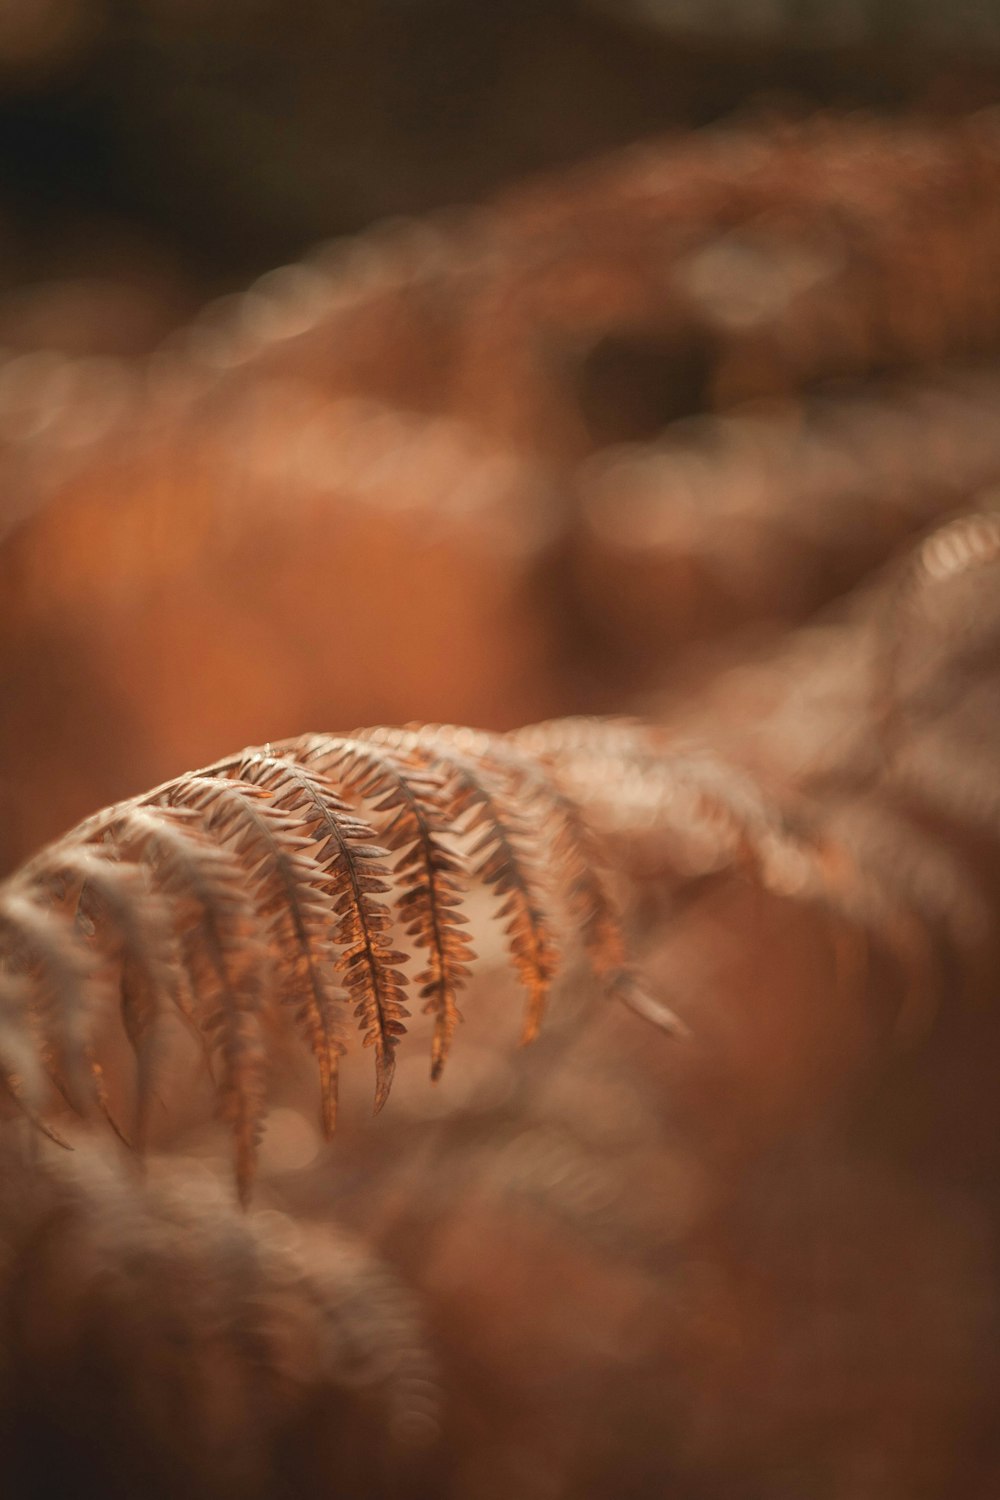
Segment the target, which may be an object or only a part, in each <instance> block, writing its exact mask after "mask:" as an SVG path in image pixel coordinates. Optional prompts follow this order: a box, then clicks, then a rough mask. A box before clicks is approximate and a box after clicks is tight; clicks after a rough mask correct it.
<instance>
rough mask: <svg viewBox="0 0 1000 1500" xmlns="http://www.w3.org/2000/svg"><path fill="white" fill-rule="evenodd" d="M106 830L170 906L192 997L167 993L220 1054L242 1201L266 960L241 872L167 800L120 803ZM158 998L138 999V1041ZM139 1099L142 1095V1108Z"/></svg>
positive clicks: (253, 1155) (256, 1112) (261, 1101)
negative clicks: (141, 864)
mask: <svg viewBox="0 0 1000 1500" xmlns="http://www.w3.org/2000/svg"><path fill="white" fill-rule="evenodd" d="M168 795H169V794H168ZM109 836H112V837H113V838H114V839H115V840H116V841H117V844H118V847H119V848H120V849H121V850H122V852H123V855H125V856H127V855H128V854H130V853H134V854H135V855H137V856H140V857H141V858H143V859H144V861H145V862H146V863H147V865H148V866H149V868H150V869H151V871H152V877H153V881H154V884H155V886H156V888H157V889H158V890H159V891H161V892H162V894H163V895H164V897H165V898H167V899H168V900H169V901H170V903H171V909H172V912H173V919H174V923H175V926H176V930H177V933H178V936H179V939H180V944H181V951H182V955H183V963H184V975H185V977H186V979H187V981H188V984H189V986H190V994H189V995H188V994H187V993H185V988H184V987H183V985H178V986H177V987H176V988H172V989H171V991H170V992H169V994H168V997H167V998H168V1000H170V1001H173V1002H174V1003H175V1004H176V1005H177V1008H178V1009H179V1010H180V1012H181V1014H182V1015H183V1016H184V1018H185V1019H186V1020H187V1021H188V1023H189V1024H190V1025H191V1026H192V1027H193V1028H194V1029H195V1030H196V1031H197V1033H198V1034H199V1036H200V1037H202V1038H203V1039H204V1041H205V1044H206V1046H207V1048H208V1050H209V1053H210V1054H217V1055H218V1057H219V1060H220V1063H221V1067H222V1076H221V1079H220V1082H219V1086H218V1087H219V1110H220V1114H221V1115H222V1117H223V1118H224V1119H225V1120H227V1121H228V1122H229V1123H230V1124H231V1125H232V1129H233V1136H234V1140H235V1143H236V1180H237V1186H238V1188H239V1191H240V1194H241V1196H244V1197H245V1196H246V1194H247V1193H248V1192H249V1186H250V1183H251V1182H252V1180H253V1175H254V1171H255V1167H256V1159H257V1149H258V1146H259V1143H260V1137H261V1132H262V1129H263V1121H264V1115H265V1112H266V1103H265V1101H266V1091H267V1076H268V1065H267V1053H266V1049H265V1044H264V1036H263V1026H262V1012H263V1008H264V1003H265V996H266V985H267V981H268V977H269V975H270V972H271V963H272V960H271V955H270V952H269V950H268V948H267V946H266V945H265V942H264V939H263V935H262V933H261V932H260V931H259V928H258V921H257V913H256V910H255V907H254V905H253V903H252V902H251V900H250V899H249V897H248V894H247V890H246V874H245V871H244V869H243V867H242V865H241V863H240V861H239V859H238V858H237V856H236V854H235V852H234V851H232V850H230V849H228V848H226V847H225V846H222V845H219V844H215V843H212V842H211V841H210V838H209V830H207V829H205V830H202V829H201V828H199V826H198V823H197V820H196V818H195V817H194V816H193V815H192V812H185V811H184V810H183V809H181V808H178V807H176V806H174V805H173V804H170V805H168V806H165V807H160V806H155V805H152V806H143V805H141V804H139V805H134V806H129V805H126V806H124V807H123V808H120V809H116V818H115V822H114V824H113V830H112V834H111V835H109ZM163 1000H164V997H163V995H162V992H160V991H156V990H154V991H153V992H152V993H151V994H150V995H149V996H147V997H144V1000H143V1002H142V1004H143V1019H142V1021H140V1022H139V1023H138V1031H139V1036H140V1039H141V1038H142V1037H143V1036H144V1035H145V1033H146V1031H147V1029H148V1027H149V1025H150V1024H152V1023H153V1022H154V1020H155V1018H156V1017H157V1016H158V1015H159V1014H161V1013H162V1007H163ZM133 1030H135V1026H133ZM140 1056H141V1052H140ZM140 1082H141V1080H140ZM145 1103H146V1101H145V1100H144V1098H143V1095H142V1094H141V1093H140V1110H142V1109H144V1107H145Z"/></svg>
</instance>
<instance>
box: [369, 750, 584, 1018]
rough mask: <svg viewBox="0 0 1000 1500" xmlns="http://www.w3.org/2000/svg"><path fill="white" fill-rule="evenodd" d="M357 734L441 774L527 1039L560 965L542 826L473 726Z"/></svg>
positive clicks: (543, 1007)
mask: <svg viewBox="0 0 1000 1500" xmlns="http://www.w3.org/2000/svg"><path fill="white" fill-rule="evenodd" d="M358 737H359V738H365V739H368V738H370V739H372V740H373V741H374V742H375V743H377V744H387V745H390V746H391V747H392V748H394V749H401V750H403V751H404V752H405V753H408V754H409V755H411V756H413V757H415V758H416V759H417V760H418V761H420V762H422V763H423V764H424V765H426V766H428V767H429V768H430V769H431V770H432V771H435V772H438V773H439V774H443V775H444V776H445V778H446V781H447V786H448V793H449V801H450V806H451V808H452V810H453V815H454V819H455V826H456V828H458V829H459V830H460V831H461V834H462V837H463V839H466V840H468V841H469V843H470V848H469V859H470V862H471V870H472V874H473V876H474V877H475V878H476V879H477V880H479V881H481V882H482V883H483V884H484V885H485V886H487V887H488V888H489V889H490V890H491V891H492V892H493V893H494V894H495V896H496V897H497V898H498V905H497V908H496V915H497V917H498V918H499V920H500V921H501V922H502V923H503V930H504V935H505V937H506V938H507V947H508V953H509V955H510V959H511V963H512V965H513V967H514V970H515V972H516V974H517V976H518V978H519V980H520V982H521V985H522V987H523V988H524V990H525V991H526V993H527V996H528V1004H527V1012H526V1015H525V1022H524V1030H523V1040H524V1041H530V1040H531V1038H532V1037H533V1036H534V1035H535V1034H536V1033H537V1030H538V1025H539V1023H540V1020H541V1017H542V1014H543V1012H544V1009H545V1002H546V999H547V997H548V994H549V991H550V989H551V986H552V983H553V981H554V979H555V978H556V976H557V974H558V972H559V968H560V962H561V954H560V950H559V947H558V944H557V942H556V938H555V924H554V919H553V916H552V912H551V910H550V906H551V903H550V900H549V894H548V891H547V890H546V883H545V873H544V864H545V862H544V859H543V857H542V852H541V848H540V842H539V840H540V833H539V832H538V831H536V830H534V829H532V828H531V826H530V824H529V810H528V809H527V808H526V807H525V806H524V804H523V798H522V797H520V796H519V793H518V787H517V785H516V782H515V779H514V777H513V776H512V775H511V773H510V771H509V770H508V769H507V768H506V767H504V766H501V765H499V764H495V765H491V764H489V763H488V761H487V759H486V756H485V749H486V740H485V737H484V736H481V735H477V734H476V733H475V731H471V730H465V731H454V732H453V731H449V730H446V729H444V728H443V727H441V726H438V727H434V726H430V727H427V728H422V729H419V730H401V731H396V730H371V731H363V732H362V733H361V734H360V735H359V736H358Z"/></svg>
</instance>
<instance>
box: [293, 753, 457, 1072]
mask: <svg viewBox="0 0 1000 1500" xmlns="http://www.w3.org/2000/svg"><path fill="white" fill-rule="evenodd" d="M288 753H290V754H292V755H294V756H295V757H296V758H297V759H301V760H302V761H303V762H305V763H306V764H308V765H310V766H315V767H316V768H317V769H318V770H319V771H321V772H322V773H323V774H325V775H331V776H333V775H335V776H336V777H337V779H338V782H339V783H340V785H341V786H343V787H344V788H345V789H347V790H349V791H352V792H354V793H356V794H357V795H358V796H359V797H361V798H363V799H364V800H365V802H367V803H369V804H371V805H372V807H373V809H374V811H375V813H377V814H379V815H382V817H383V818H384V819H385V821H384V823H383V825H382V826H381V827H380V830H379V835H378V836H379V839H380V841H381V842H382V843H383V844H385V846H386V847H387V848H388V849H389V850H390V851H391V852H392V853H393V854H395V855H396V856H397V858H396V860H395V863H394V864H393V866H392V876H393V879H394V880H395V882H396V885H397V888H398V895H397V898H396V910H397V913H398V915H399V917H400V919H401V920H402V922H403V924H404V929H405V932H406V935H407V936H408V937H410V938H412V939H413V942H414V945H415V946H416V947H417V948H418V949H422V950H425V951H426V954H427V960H428V963H427V967H426V968H425V969H423V970H422V971H421V972H420V973H419V974H417V975H416V976H415V977H414V983H415V984H417V985H419V986H420V990H419V994H420V999H421V1000H423V1002H424V1013H425V1014H426V1015H431V1016H433V1017H434V1033H433V1038H432V1042H431V1078H432V1079H433V1080H437V1079H438V1078H439V1077H440V1076H441V1072H442V1070H443V1068H444V1065H445V1062H446V1061H447V1057H448V1052H449V1049H450V1047H451V1042H452V1038H453V1036H454V1033H455V1029H456V1027H457V1026H458V1023H459V1022H460V1021H461V1019H462V1017H461V1013H460V1011H459V1009H458V1004H457V996H458V993H459V991H460V990H461V989H463V988H464V987H465V985H466V983H467V981H468V979H469V976H470V974H471V969H470V967H469V966H470V964H471V963H472V962H473V960H474V959H475V957H476V954H475V951H474V949H473V947H472V943H471V941H470V940H469V938H468V937H467V935H466V934H465V933H464V932H463V931H462V928H463V927H465V926H467V925H468V921H469V919H468V917H466V916H465V915H464V913H463V912H461V911H460V910H458V908H459V907H460V906H461V904H462V901H463V899H464V894H465V890H466V888H467V885H468V881H467V878H466V874H465V864H464V861H463V859H462V857H461V854H460V852H459V851H458V849H457V848H456V846H455V843H454V839H453V836H452V834H451V831H450V820H449V811H450V809H449V805H448V795H447V784H446V782H445V780H444V778H443V777H442V776H439V775H436V774H434V773H432V772H430V771H428V770H427V768H426V766H424V765H423V764H422V763H421V762H420V760H419V759H418V758H417V757H415V756H414V755H407V754H406V753H405V752H403V751H402V750H392V749H390V748H388V747H387V746H383V745H380V744H375V743H370V742H368V741H365V740H360V739H359V740H343V739H335V738H333V737H331V736H328V735H309V736H307V737H306V738H305V739H303V740H299V741H293V742H292V743H291V744H290V745H289V746H288Z"/></svg>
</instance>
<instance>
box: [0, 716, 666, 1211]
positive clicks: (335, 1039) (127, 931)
mask: <svg viewBox="0 0 1000 1500" xmlns="http://www.w3.org/2000/svg"><path fill="white" fill-rule="evenodd" d="M579 734H580V735H581V737H582V738H585V737H586V731H585V728H584V727H583V726H582V725H581V726H580V729H579ZM593 734H594V736H595V738H596V739H597V740H598V741H602V742H603V741H605V740H607V741H608V744H609V745H610V743H611V742H612V741H614V742H615V743H617V742H618V741H617V740H616V738H615V737H618V738H619V739H620V742H621V747H622V749H623V747H624V745H625V744H626V743H628V742H630V741H631V742H634V743H635V745H636V747H637V748H636V756H637V759H640V760H642V759H644V758H649V759H650V760H651V759H652V756H653V744H654V743H655V737H653V738H650V737H648V735H647V732H645V731H643V730H641V729H639V728H634V729H628V728H626V727H623V726H615V727H611V726H603V725H599V724H595V725H594V726H593ZM609 737H610V738H609ZM581 758H583V757H581ZM591 811H592V809H591V806H590V805H585V803H584V802H583V801H582V800H581V799H580V798H579V797H578V796H577V792H576V784H575V782H574V780H573V776H572V775H571V774H569V770H568V768H567V767H562V766H561V767H559V768H558V770H557V769H554V768H553V766H552V765H550V764H549V761H548V760H547V759H546V758H544V757H542V756H539V755H537V754H535V753H533V752H532V751H531V750H530V749H529V748H528V747H527V746H526V745H523V744H520V743H518V742H517V741H516V740H515V739H514V738H513V737H511V738H509V739H508V738H507V737H505V736H498V735H486V734H481V733H478V732H474V731H471V730H466V731H463V730H458V729H451V728H446V727H441V726H438V727H430V728H425V729H420V730H416V731H414V730H368V731H361V732H359V733H358V734H357V735H355V736H353V737H350V738H335V737H332V736H326V735H308V736H304V737H302V738H301V739H298V740H294V741H289V742H287V743H285V744H282V745H278V746H275V747H271V746H266V747H264V748H263V749H257V750H248V751H245V752H242V753H241V754H239V755H237V756H233V757H229V758H228V759H226V760H222V761H219V762H217V763H216V764H215V765H213V766H209V767H207V768H206V769H204V770H201V771H197V772H192V773H190V774H188V775H185V776H182V777H179V778H178V779H177V780H175V781H172V782H168V783H166V784H165V785H163V786H161V787H158V788H156V789H155V790H153V791H152V792H149V793H147V794H145V795H144V796H141V797H138V798H135V799H133V800H132V801H130V802H125V803H122V804H119V805H118V806H116V807H112V808H109V809H108V810H107V811H106V812H104V813H101V814H98V815H96V816H95V817H93V818H90V819H88V820H87V821H86V822H85V823H83V824H82V825H81V826H80V828H79V829H78V830H76V832H75V833H71V834H69V835H68V836H67V837H66V838H65V839H63V840H62V841H61V842H59V843H57V844H55V845H53V846H51V847H50V848H49V849H47V850H43V851H42V853H41V854H40V855H38V856H36V858H35V859H34V860H32V861H31V863H30V864H29V865H28V866H26V867H25V870H24V871H23V872H22V873H21V874H20V875H19V876H17V877H15V878H14V879H13V880H11V881H10V882H8V883H7V885H6V887H0V923H2V927H0V931H2V932H3V933H4V934H5V935H6V942H5V949H6V964H7V969H8V970H9V979H8V980H5V988H4V995H5V997H6V1002H5V1006H4V1016H3V1020H4V1027H3V1028H2V1030H0V1084H2V1086H3V1088H4V1090H5V1092H6V1093H7V1094H8V1095H9V1096H10V1097H11V1098H12V1099H13V1100H14V1102H15V1103H16V1104H18V1105H19V1106H20V1107H21V1108H22V1110H23V1112H24V1113H26V1114H28V1115H29V1116H30V1117H32V1118H37V1119H41V1118H42V1117H43V1115H44V1113H45V1108H44V1099H43V1090H42V1089H41V1085H40V1081H39V1080H40V1079H41V1078H42V1077H43V1076H44V1073H45V1072H46V1071H47V1072H48V1073H49V1074H50V1076H51V1078H52V1080H53V1081H54V1083H55V1085H56V1087H57V1088H58V1090H59V1091H60V1092H61V1093H62V1094H63V1095H64V1097H65V1099H66V1102H67V1103H68V1104H69V1105H70V1106H71V1107H72V1108H74V1109H77V1110H80V1109H81V1108H82V1104H81V1099H82V1096H83V1085H84V1083H86V1087H87V1090H88V1091H89V1095H90V1096H91V1097H92V1098H93V1099H95V1100H96V1102H97V1103H98V1105H99V1106H100V1108H101V1110H102V1112H103V1113H105V1114H106V1115H107V1116H108V1118H109V1119H110V1120H111V1121H112V1123H114V1115H113V1112H112V1108H111V1100H110V1097H109V1090H108V1088H107V1086H106V1084H105V1082H104V1075H103V1072H102V1067H101V1063H100V1062H99V1061H98V1055H97V1049H98V1043H99V1041H100V1039H101V1037H102V1036H103V1034H104V1030H105V1026H106V1022H107V1020H108V1019H109V1017H110V1018H113V1017H114V1014H115V1010H116V1004H115V1002H116V1001H117V1002H118V1004H117V1009H118V1012H119V1016H120V1021H121V1026H122V1029H123V1032H124V1039H125V1040H126V1041H127V1042H128V1043H129V1044H130V1046H131V1048H132V1051H133V1053H134V1054H135V1057H136V1069H137V1074H136V1089H135V1092H136V1117H137V1118H136V1132H135V1133H136V1140H137V1143H138V1145H139V1146H140V1148H141V1147H142V1146H143V1145H144V1143H145V1141H146V1139H147V1134H148V1123H149V1109H150V1104H151V1101H152V1099H153V1097H154V1096H155V1091H156V1086H157V1084H158V1083H159V1081H160V1076H161V1073H162V1071H163V1070H162V1059H163V1057H164V1055H166V1050H167V1049H166V1041H167V1032H168V1028H169V1027H170V1025H173V1026H174V1027H176V1026H177V1024H178V1022H181V1023H183V1025H184V1026H185V1027H187V1028H188V1030H190V1031H191V1032H193V1033H194V1034H195V1036H196V1037H197V1038H198V1040H199V1044H200V1046H201V1047H202V1050H203V1052H204V1055H205V1058H206V1061H207V1062H208V1065H209V1071H210V1073H211V1076H212V1085H213V1091H214V1097H215V1099H216V1104H217V1110H218V1113H219V1115H220V1116H221V1118H223V1119H224V1120H225V1121H227V1122H228V1124H229V1125H230V1127H231V1129H232V1133H233V1137H234V1142H235V1157H236V1165H235V1171H236V1182H237V1186H238V1190H239V1194H240V1196H241V1198H243V1199H244V1200H245V1199H246V1197H247V1195H248V1193H249V1190H250V1184H251V1182H252V1179H253V1176H254V1172H255V1169H256V1160H257V1153H258V1147H259V1143H260V1139H261V1135H262V1132H263V1127H264V1122H265V1118H266V1114H267V1110H268V1094H269V1089H270V1086H271V1074H272V1070H273V1068H272V1062H271V1059H270V1057H269V1055H268V1044H267V1038H268V1035H269V1034H271V1033H274V1034H281V1033H282V1032H284V1031H289V1030H290V1031H292V1032H293V1034H295V1035H297V1036H299V1037H300V1038H301V1039H302V1040H303V1041H304V1042H305V1043H306V1045H307V1046H308V1048H309V1050H310V1052H311V1053H312V1055H313V1057H314V1059H315V1061H316V1064H317V1068H318V1072H319V1085H320V1094H321V1118H322V1124H323V1127H324V1130H325V1132H326V1133H327V1134H329V1133H330V1132H331V1131H332V1130H333V1127H334V1123H335V1118H336V1103H337V1081H338V1070H339V1062H340V1058H341V1056H342V1055H343V1054H344V1052H345V1050H346V1043H345V1039H344V1037H343V1036H342V1034H341V1026H342V1019H343V1015H344V1009H345V1004H344V1002H345V998H346V1000H347V1001H348V1002H349V1003H350V1004H352V1005H353V1008H354V1013H355V1016H356V1017H357V1019H358V1021H359V1022H360V1023H361V1028H362V1030H363V1032H364V1042H365V1045H366V1046H370V1047H372V1048H373V1050H374V1052H375V1073H376V1080H375V1107H376V1109H380V1108H381V1107H382V1105H383V1104H384V1102H385V1099H386V1097H387V1095H388V1093H389V1089H390V1087H391V1084H392V1080H393V1072H394V1067H395V1054H396V1048H397V1045H398V1043H399V1040H400V1038H401V1037H402V1036H403V1035H404V1034H405V1031H406V1020H407V1018H408V1015H409V1012H408V1010H407V1006H406V984H407V981H406V979H405V978H404V975H403V973H402V965H404V964H405V963H406V962H407V961H408V960H409V959H410V958H411V957H412V954H413V952H421V953H423V954H424V955H425V956H426V964H425V967H424V968H423V969H422V971H421V972H420V973H419V974H418V975H417V979H416V983H417V985H418V987H419V994H420V998H421V1000H422V1001H423V1002H424V1006H425V1010H426V1012H427V1013H428V1014H429V1015H431V1016H432V1017H433V1038H432V1044H431V1073H432V1077H433V1078H437V1077H438V1076H439V1075H440V1072H441V1069H442V1067H443V1066H444V1063H445V1061H446V1058H447V1056H448V1052H449V1048H450V1045H451V1042H452V1039H453V1036H454V1032H455V1029H456V1027H457V1025H458V1022H459V1020H460V1019H461V1017H460V1012H459V1009H458V996H459V994H460V993H461V992H462V991H463V990H464V989H465V988H466V987H467V985H468V981H469V978H470V975H471V964H472V961H473V960H474V958H475V953H474V950H473V947H472V942H471V939H470V936H469V934H468V933H467V932H466V931H465V929H466V928H467V926H468V914H467V912H466V910H465V906H466V902H467V897H468V886H469V883H470V880H475V881H476V882H478V883H480V884H481V885H483V886H485V887H486V888H487V890H488V891H489V893H490V894H491V896H492V898H493V904H494V907H495V912H496V916H497V918H498V919H499V921H500V923H501V924H502V928H503V933H504V940H505V945H506V949H507V952H508V955H509V957H510V959H511V962H512V965H513V967H514V970H515V972H516V974H517V976H518V978H519V980H520V982H521V985H522V986H523V988H524V989H525V990H526V992H527V996H528V1007H527V1014H526V1019H525V1025H524V1038H525V1040H526V1041H527V1040H530V1039H531V1038H532V1037H533V1036H534V1035H535V1034H536V1032H537V1030H538V1027H539V1024H540V1021H541V1017H542V1014H543V1010H544V1006H545V1002H546V999H547V996H548V994H549V991H550V989H551V986H552V984H553V982H554V980H555V978H556V976H557V974H558V973H559V971H560V968H561V965H562V955H563V952H564V951H565V949H566V948H567V946H568V945H569V943H570V941H571V939H573V938H574V937H575V938H576V939H577V940H578V941H579V942H580V944H581V946H582V949H583V952H584V954H585V956H586V958H587V960H588V962H589V964H590V966H591V968H592V970H593V972H594V974H595V975H596V976H597V978H598V979H599V980H600V982H601V984H602V986H603V988H604V989H605V991H606V992H607V993H609V994H611V995H616V996H619V997H623V998H626V999H629V1000H630V1001H631V1002H632V1003H633V1004H634V1005H635V1006H636V1008H637V1009H640V1010H644V1011H645V1012H647V1013H650V1014H656V1018H657V1019H659V1020H660V1022H661V1024H664V1023H666V1024H672V1023H671V1022H670V1018H669V1017H665V1016H664V1015H663V1014H659V1013H657V1012H656V1007H655V1004H654V1002H653V1001H652V1000H651V998H650V997H648V996H645V995H644V994H643V991H642V989H641V987H640V986H639V985H638V983H637V981H636V979H635V976H634V972H633V970H632V967H631V965H630V963H629V961H628V956H627V952H626V943H625V937H624V929H623V925H622V920H621V917H620V914H619V912H618V908H617V902H616V899H615V896H614V894H613V892H612V889H611V886H610V884H609V882H608V880H607V878H606V875H605V873H604V869H603V866H604V863H605V851H604V847H603V843H602V841H601V838H600V837H599V834H600V829H599V822H600V820H599V819H596V820H592V818H591ZM592 821H593V822H594V828H593V830H592V828H591V823H592ZM382 898H385V899H382ZM397 922H398V923H399V924H400V925H401V927H402V929H403V932H404V934H405V940H403V941H402V944H401V949H397V948H395V947H394V946H393V941H394V939H393V929H394V925H395V924H396V923H397ZM345 992H346V995H345ZM112 997H113V998H112ZM289 1023H290V1024H289ZM116 1087H117V1085H116Z"/></svg>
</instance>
